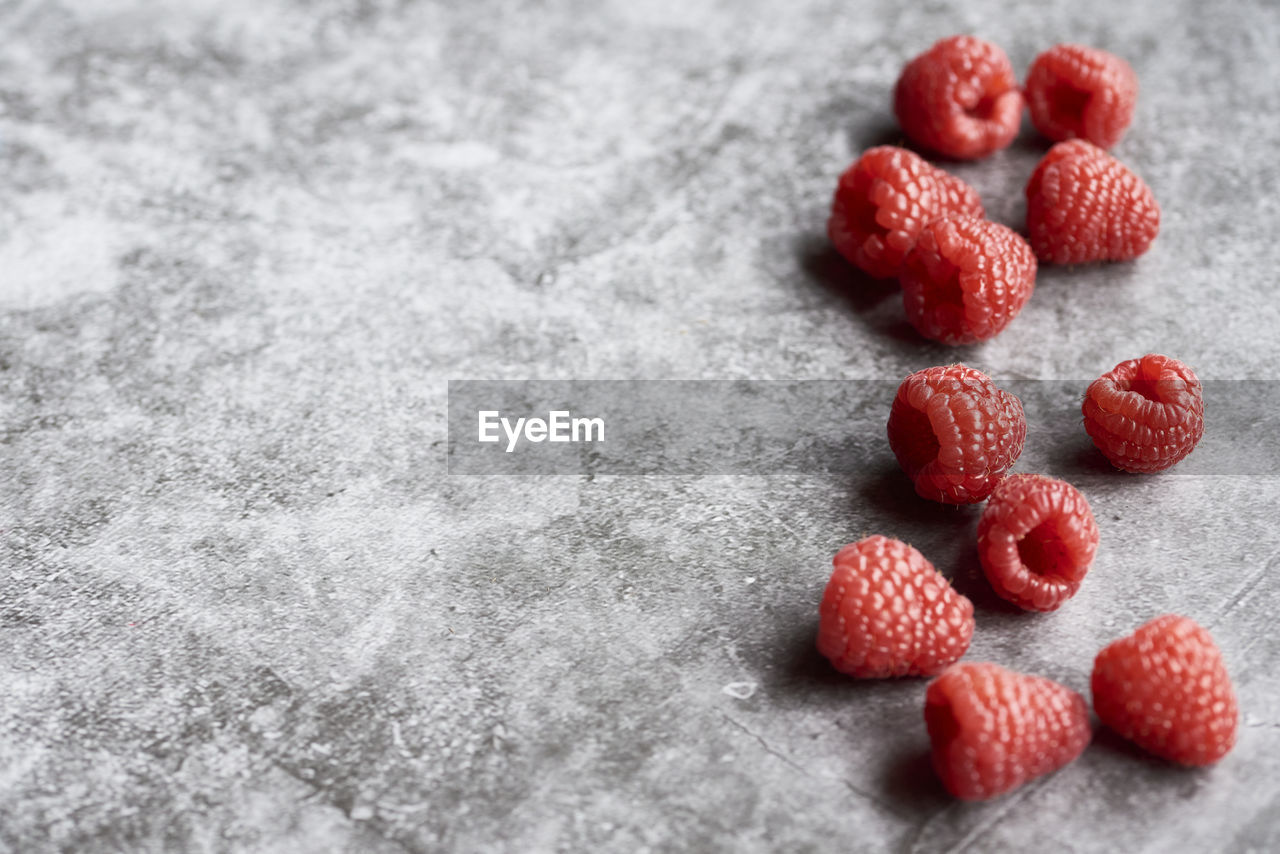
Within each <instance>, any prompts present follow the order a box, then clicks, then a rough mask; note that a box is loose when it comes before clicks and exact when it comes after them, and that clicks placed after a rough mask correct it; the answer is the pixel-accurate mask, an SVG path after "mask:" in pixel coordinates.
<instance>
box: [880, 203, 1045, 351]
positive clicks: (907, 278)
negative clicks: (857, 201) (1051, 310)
mask: <svg viewBox="0 0 1280 854" xmlns="http://www.w3.org/2000/svg"><path fill="white" fill-rule="evenodd" d="M899 278H900V280H901V282H902V301H903V305H904V306H905V308H906V310H907V319H908V320H910V321H911V325H912V326H914V327H915V328H916V331H918V332H919V333H920V334H921V335H923V336H924V337H926V338H931V339H933V340H934V341H941V342H942V343H944V344H971V343H973V342H975V341H985V340H987V339H988V338H993V337H995V335H996V334H997V333H999V332H1000V331H1001V330H1002V329H1004V328H1005V327H1006V326H1008V325H1009V321H1011V320H1013V318H1014V317H1016V316H1017V314H1018V312H1020V311H1022V307H1023V306H1024V305H1026V303H1027V300H1029V299H1030V298H1031V292H1032V291H1033V290H1035V286H1036V256H1035V255H1034V254H1033V253H1032V252H1031V247H1030V246H1028V245H1027V242H1026V241H1025V240H1023V239H1022V238H1021V237H1019V236H1018V235H1017V234H1015V233H1014V232H1013V230H1012V229H1009V228H1006V227H1005V226H1003V225H1000V224H999V223H995V222H990V221H988V220H985V219H980V218H977V217H971V216H949V217H944V218H942V219H936V220H934V221H933V222H931V223H929V224H928V225H926V226H925V227H924V229H923V230H922V231H921V232H920V237H919V238H918V239H917V240H916V246H915V248H914V249H912V250H911V252H910V254H908V255H907V260H906V261H905V262H904V264H903V267H902V274H901V275H900V277H899Z"/></svg>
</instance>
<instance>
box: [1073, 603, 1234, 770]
mask: <svg viewBox="0 0 1280 854" xmlns="http://www.w3.org/2000/svg"><path fill="white" fill-rule="evenodd" d="M1090 683H1091V687H1092V690H1093V709H1094V711H1096V712H1097V713H1098V717H1099V718H1101V719H1102V722H1103V723H1104V724H1106V725H1107V726H1109V727H1111V728H1112V729H1113V730H1115V731H1116V732H1118V733H1119V734H1120V735H1122V736H1124V737H1125V738H1127V739H1129V740H1130V741H1133V742H1134V743H1136V744H1137V745H1138V746H1139V747H1141V748H1143V749H1144V750H1148V751H1150V752H1151V753H1154V754H1155V755H1156V756H1160V757H1163V758H1165V759H1170V760H1173V761H1174V762H1181V763H1182V764H1184V765H1211V764H1212V763H1214V762H1217V761H1218V760H1219V759H1221V758H1222V757H1223V756H1225V755H1226V754H1227V752H1228V751H1230V750H1231V748H1232V747H1233V746H1234V745H1235V743H1236V726H1237V724H1238V719H1239V716H1240V713H1239V709H1238V708H1237V706H1236V694H1235V690H1234V689H1233V688H1232V687H1231V677H1230V676H1228V675H1227V668H1226V666H1225V665H1224V664H1223V663H1222V653H1221V652H1219V651H1218V647H1217V646H1216V645H1214V643H1213V638H1211V637H1209V633H1208V632H1206V631H1205V630H1204V629H1202V628H1200V627H1199V626H1198V625H1196V624H1195V623H1194V622H1192V621H1191V620H1189V619H1187V618H1186V617H1178V616H1175V615H1173V614H1166V615H1165V616H1163V617H1157V618H1156V619H1154V620H1152V621H1151V622H1149V623H1147V624H1146V625H1144V626H1142V627H1141V628H1139V629H1138V630H1137V631H1136V632H1134V633H1133V634H1131V635H1129V636H1128V637H1124V638H1121V639H1120V640H1118V641H1115V642H1114V643H1112V644H1110V645H1108V646H1107V647H1105V648H1104V649H1103V650H1102V652H1100V653H1098V658H1097V659H1096V660H1095V661H1094V663H1093V678H1092V679H1091V680H1090Z"/></svg>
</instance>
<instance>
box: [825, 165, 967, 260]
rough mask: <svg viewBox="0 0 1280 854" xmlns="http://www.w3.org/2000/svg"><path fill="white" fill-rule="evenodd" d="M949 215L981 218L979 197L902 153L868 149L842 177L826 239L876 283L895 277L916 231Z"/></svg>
mask: <svg viewBox="0 0 1280 854" xmlns="http://www.w3.org/2000/svg"><path fill="white" fill-rule="evenodd" d="M947 213H967V214H972V215H974V216H979V217H980V216H982V200H981V199H979V198H978V194H977V192H976V191H975V190H974V189H973V188H972V187H970V186H969V185H968V184H966V183H965V182H964V181H961V180H960V179H959V178H956V177H954V176H952V175H948V174H947V173H946V172H943V171H942V170H941V169H937V168H935V167H934V166H931V165H930V164H929V163H928V162H926V161H925V160H923V159H922V158H921V157H920V156H919V155H918V154H915V153H914V152H911V151H907V150H906V149H905V148H895V147H894V146H891V145H881V146H878V147H876V148H869V149H867V151H865V152H864V153H863V155H862V156H861V157H859V158H858V161H857V162H856V163H854V164H853V165H852V166H850V167H849V168H848V169H847V170H845V173H844V174H843V175H841V176H840V183H839V185H838V186H837V187H836V194H835V199H834V200H833V201H832V204H831V219H830V220H829V221H828V222H827V234H828V235H829V236H830V237H831V242H832V243H834V244H835V247H836V249H837V250H839V252H840V254H841V255H843V256H844V257H845V258H847V259H848V260H849V261H850V262H851V263H853V264H855V265H857V266H858V267H860V268H861V269H863V270H865V271H866V272H867V273H870V274H871V275H872V276H875V277H877V278H881V279H883V278H889V277H892V276H896V275H898V270H899V269H900V268H901V266H902V259H903V258H904V257H905V256H906V254H907V252H909V251H910V250H911V247H912V246H913V245H915V242H916V235H918V234H919V233H920V228H921V227H922V226H923V225H924V224H925V223H926V222H929V221H930V220H932V219H935V218H937V217H939V216H942V215H944V214H947Z"/></svg>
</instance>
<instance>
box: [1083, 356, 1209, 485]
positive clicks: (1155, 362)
mask: <svg viewBox="0 0 1280 854" xmlns="http://www.w3.org/2000/svg"><path fill="white" fill-rule="evenodd" d="M1080 408H1081V411H1082V412H1083V413H1084V429H1085V431H1086V432H1087V433H1088V434H1089V438H1090V439H1092V440H1093V444H1095V445H1097V446H1098V450H1100V451H1102V453H1103V454H1104V455H1105V456H1106V458H1107V459H1109V460H1111V464H1112V465H1114V466H1115V467H1116V468H1119V469H1124V470H1125V471H1129V472H1155V471H1164V470H1165V469H1167V468H1169V467H1170V466H1172V465H1173V464H1174V463H1177V462H1178V461H1179V460H1181V459H1182V458H1183V457H1185V456H1186V455H1187V454H1189V453H1191V451H1192V450H1193V449H1194V448H1195V446H1196V443H1197V442H1199V441H1200V437H1201V436H1203V435H1204V394H1203V390H1202V389H1201V386H1200V380H1199V378H1198V377H1196V372H1195V371H1193V370H1191V368H1190V367H1188V366H1187V365H1184V364H1183V363H1182V362H1179V361H1178V360H1177V359H1171V358H1169V357H1168V356H1159V355H1156V354H1154V353H1153V354H1148V355H1146V356H1143V357H1142V358H1141V359H1130V360H1129V361H1127V362H1121V363H1120V364H1118V365H1116V366H1115V367H1114V368H1112V369H1111V370H1110V371H1108V372H1107V373H1105V374H1103V375H1102V376H1100V377H1098V378H1097V379H1096V380H1094V381H1093V382H1092V383H1091V384H1090V385H1089V389H1088V391H1086V392H1085V395H1084V403H1083V404H1082V405H1081V407H1080Z"/></svg>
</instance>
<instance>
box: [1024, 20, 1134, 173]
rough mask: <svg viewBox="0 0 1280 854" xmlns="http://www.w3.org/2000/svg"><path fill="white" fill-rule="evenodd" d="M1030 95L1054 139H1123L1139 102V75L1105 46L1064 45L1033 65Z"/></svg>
mask: <svg viewBox="0 0 1280 854" xmlns="http://www.w3.org/2000/svg"><path fill="white" fill-rule="evenodd" d="M1024 94H1025V95H1026V99H1027V107H1028V108H1030V110H1031V122H1032V124H1034V125H1035V126H1036V130H1038V131H1040V133H1042V134H1044V135H1045V136H1047V137H1049V139H1052V140H1063V139H1075V138H1077V137H1078V138H1080V139H1087V140H1088V141H1089V142H1092V143H1093V144H1094V145H1097V146H1100V147H1101V148H1110V147H1111V146H1113V145H1115V144H1116V143H1117V142H1119V141H1120V138H1121V137H1122V136H1124V132H1125V130H1126V129H1127V128H1128V127H1129V122H1131V121H1133V108H1134V105H1135V104H1136V103H1137V101H1138V75H1136V74H1134V73H1133V69H1132V68H1130V67H1129V63H1127V62H1125V61H1124V60H1123V59H1121V58H1120V57H1118V56H1115V55H1114V54H1110V53H1107V52H1106V51H1105V50H1098V49H1096V48H1092V47H1085V46H1084V45H1078V44H1059V45H1054V46H1053V47H1051V48H1049V49H1048V50H1046V51H1045V52H1044V53H1042V54H1040V55H1039V56H1037V57H1036V59H1035V62H1032V63H1031V70H1030V71H1029V72H1028V73H1027V85H1026V89H1025V92H1024Z"/></svg>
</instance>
